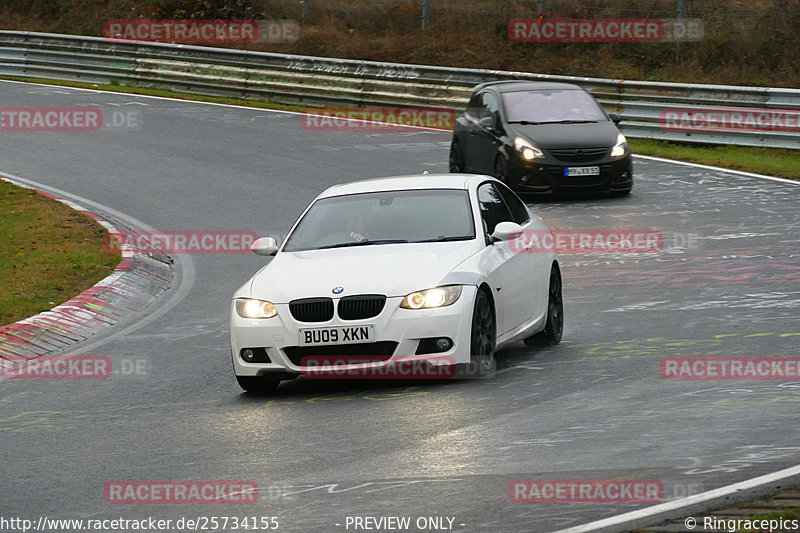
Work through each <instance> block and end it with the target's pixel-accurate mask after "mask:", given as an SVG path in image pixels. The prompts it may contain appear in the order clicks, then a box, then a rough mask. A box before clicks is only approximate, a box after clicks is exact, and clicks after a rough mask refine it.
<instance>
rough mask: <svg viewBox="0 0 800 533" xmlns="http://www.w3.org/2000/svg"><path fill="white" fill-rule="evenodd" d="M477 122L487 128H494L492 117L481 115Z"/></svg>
mask: <svg viewBox="0 0 800 533" xmlns="http://www.w3.org/2000/svg"><path fill="white" fill-rule="evenodd" d="M478 124H480V125H481V126H483V127H484V128H486V129H487V130H492V129H494V117H483V118H482V119H480V120H479V121H478Z"/></svg>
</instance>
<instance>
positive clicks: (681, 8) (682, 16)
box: [678, 0, 686, 25]
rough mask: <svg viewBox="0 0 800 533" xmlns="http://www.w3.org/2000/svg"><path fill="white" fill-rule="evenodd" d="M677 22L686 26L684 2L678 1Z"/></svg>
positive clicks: (684, 0)
mask: <svg viewBox="0 0 800 533" xmlns="http://www.w3.org/2000/svg"><path fill="white" fill-rule="evenodd" d="M678 21H679V22H680V23H681V24H684V25H685V24H686V0H678Z"/></svg>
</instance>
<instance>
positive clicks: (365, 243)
mask: <svg viewBox="0 0 800 533" xmlns="http://www.w3.org/2000/svg"><path fill="white" fill-rule="evenodd" d="M404 242H408V240H406V239H378V240H374V241H370V240H369V239H368V240H366V241H353V242H340V243H338V244H326V245H325V246H320V247H319V248H318V250H323V249H325V248H349V247H350V246H368V245H370V244H399V243H404Z"/></svg>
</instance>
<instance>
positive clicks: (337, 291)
mask: <svg viewBox="0 0 800 533" xmlns="http://www.w3.org/2000/svg"><path fill="white" fill-rule="evenodd" d="M331 292H333V294H342V292H344V287H334V288H333V291H331Z"/></svg>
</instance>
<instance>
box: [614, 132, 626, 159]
mask: <svg viewBox="0 0 800 533" xmlns="http://www.w3.org/2000/svg"><path fill="white" fill-rule="evenodd" d="M627 152H628V139H626V138H625V136H624V135H623V134H621V133H620V134H619V135H617V144H615V145H614V148H612V149H611V157H622V156H623V155H625V154H626V153H627Z"/></svg>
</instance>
